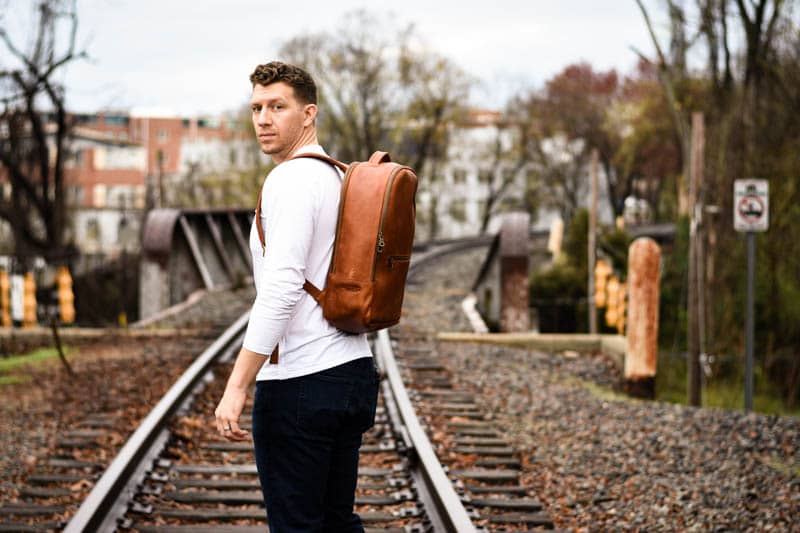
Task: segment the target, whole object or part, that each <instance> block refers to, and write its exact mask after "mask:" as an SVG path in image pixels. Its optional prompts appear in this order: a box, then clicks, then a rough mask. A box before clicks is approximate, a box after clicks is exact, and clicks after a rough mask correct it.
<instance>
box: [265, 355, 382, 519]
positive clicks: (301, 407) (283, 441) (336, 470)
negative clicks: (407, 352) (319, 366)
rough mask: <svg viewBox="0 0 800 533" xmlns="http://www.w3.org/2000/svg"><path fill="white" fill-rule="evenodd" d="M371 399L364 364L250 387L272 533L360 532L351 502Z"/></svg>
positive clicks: (373, 381) (372, 373) (369, 373)
mask: <svg viewBox="0 0 800 533" xmlns="http://www.w3.org/2000/svg"><path fill="white" fill-rule="evenodd" d="M377 398H378V375H377V372H376V370H375V364H374V362H373V360H372V358H371V357H365V358H361V359H356V360H354V361H351V362H349V363H345V364H343V365H340V366H337V367H334V368H331V369H328V370H323V371H322V372H317V373H316V374H310V375H308V376H301V377H298V378H292V379H287V380H270V381H259V382H258V383H257V385H256V394H255V400H254V403H253V440H254V444H255V456H256V466H257V467H258V476H259V479H260V481H261V490H262V491H263V493H264V503H265V504H266V508H267V521H268V523H269V529H270V531H271V532H272V533H288V532H300V531H325V532H326V533H327V532H334V531H341V532H351V531H353V532H355V531H358V532H363V531H364V528H363V526H362V525H361V519H360V518H359V516H358V515H357V514H355V513H353V500H354V499H355V491H356V483H357V481H358V449H359V447H360V446H361V435H362V433H364V432H365V431H366V430H367V429H369V428H370V427H372V425H373V423H374V422H375V406H376V403H377Z"/></svg>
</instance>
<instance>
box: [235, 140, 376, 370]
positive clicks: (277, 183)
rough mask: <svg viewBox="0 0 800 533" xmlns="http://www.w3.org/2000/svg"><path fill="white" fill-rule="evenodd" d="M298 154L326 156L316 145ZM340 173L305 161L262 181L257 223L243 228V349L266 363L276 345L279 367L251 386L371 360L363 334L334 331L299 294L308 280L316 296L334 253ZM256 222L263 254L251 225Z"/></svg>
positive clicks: (303, 293) (278, 169)
mask: <svg viewBox="0 0 800 533" xmlns="http://www.w3.org/2000/svg"><path fill="white" fill-rule="evenodd" d="M301 152H316V153H319V154H325V152H324V150H323V149H322V147H321V146H319V145H309V146H304V147H302V148H300V150H298V152H297V153H301ZM340 191H341V174H340V173H339V171H338V170H337V169H334V168H333V167H332V166H331V165H329V164H327V163H324V162H322V161H319V160H315V159H310V158H305V159H296V160H289V161H285V162H283V163H281V164H280V165H278V166H276V167H275V168H274V169H273V170H272V172H270V173H269V175H268V176H267V179H266V180H265V182H264V185H263V188H262V194H261V220H260V221H259V220H255V219H254V220H253V226H252V227H251V228H250V250H251V252H252V255H253V279H254V280H255V285H256V299H255V302H254V303H253V309H252V311H251V312H250V320H249V323H248V325H247V333H246V334H245V337H244V347H245V348H247V349H248V350H252V351H253V352H256V353H260V354H263V355H265V356H267V357H268V356H269V354H271V353H272V350H273V349H274V348H275V345H276V343H277V344H278V345H279V353H280V357H279V361H278V364H276V365H273V364H270V363H269V360H267V361H266V362H265V363H264V365H263V366H262V367H261V370H260V371H259V373H258V376H257V377H256V379H257V380H259V381H261V380H269V379H289V378H293V377H298V376H304V375H307V374H313V373H315V372H319V371H321V370H326V369H328V368H332V367H334V366H338V365H341V364H344V363H347V362H349V361H352V360H354V359H359V358H361V357H371V356H372V352H371V351H370V348H369V344H368V342H367V338H366V335H354V334H351V333H346V332H343V331H341V330H338V329H336V328H335V327H334V326H332V325H331V324H330V323H329V322H328V321H327V320H325V318H324V317H323V316H322V308H321V307H320V306H319V304H317V302H316V301H315V300H314V299H313V298H312V297H311V296H310V295H309V294H308V293H307V292H306V291H305V290H304V289H303V283H304V281H305V280H306V279H308V280H309V281H310V282H311V283H313V284H314V286H316V287H317V288H319V289H323V288H324V286H325V277H326V275H327V273H328V267H329V265H330V262H331V255H332V253H333V241H334V237H335V233H336V221H337V218H338V214H339V194H340ZM257 223H261V224H262V228H263V230H264V240H265V241H266V251H265V250H264V249H262V247H261V242H260V240H259V238H258V231H257V229H256V226H255V224H257Z"/></svg>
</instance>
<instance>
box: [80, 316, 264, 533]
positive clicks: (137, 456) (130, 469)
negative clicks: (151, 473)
mask: <svg viewBox="0 0 800 533" xmlns="http://www.w3.org/2000/svg"><path fill="white" fill-rule="evenodd" d="M249 315H250V312H249V311H248V312H246V313H244V314H243V315H242V316H241V317H239V318H238V319H237V320H236V322H234V323H233V325H231V326H230V327H229V328H228V329H227V330H225V332H224V333H223V334H222V335H220V336H219V337H217V340H216V341H214V342H213V343H212V344H211V346H209V347H208V348H206V349H205V351H203V353H202V354H200V355H199V356H198V357H197V358H196V359H195V360H194V362H193V363H192V365H191V366H190V367H189V368H188V369H187V370H186V371H185V372H184V373H183V374H182V375H181V377H180V378H179V379H178V380H177V381H176V382H175V384H174V385H173V386H172V387H171V388H170V389H169V390H168V391H167V393H166V394H165V395H164V396H163V397H162V398H161V401H159V402H158V404H156V406H155V407H154V408H153V409H152V410H151V411H150V413H149V414H148V415H147V417H145V419H144V420H143V421H142V423H141V424H140V425H139V427H138V428H137V429H136V431H135V432H134V433H133V435H131V437H130V438H129V439H128V441H127V442H126V443H125V445H124V446H123V448H122V449H121V450H120V451H119V453H118V454H117V456H116V457H115V458H114V460H113V461H112V463H111V464H110V465H109V467H108V468H107V469H106V471H105V473H104V474H103V476H102V477H101V478H100V479H99V480H98V481H97V483H96V484H95V486H94V488H93V489H92V491H91V492H90V493H89V496H87V498H86V499H85V500H84V502H83V504H81V506H80V507H79V508H78V512H77V513H75V515H74V516H73V517H72V519H71V520H70V521H69V523H68V524H67V526H66V528H65V529H64V531H65V533H78V532H92V533H94V532H107V531H109V532H111V531H114V530H115V529H116V528H117V522H118V520H119V519H120V518H121V517H122V516H123V515H124V514H125V512H126V511H127V508H128V504H129V499H130V497H132V496H133V495H134V494H135V493H136V485H137V484H139V483H140V482H141V480H142V478H143V476H144V475H145V473H146V471H147V470H148V469H149V467H150V465H151V463H152V460H153V459H155V457H156V456H157V454H158V453H159V452H160V450H161V448H163V446H164V443H165V442H166V439H167V436H168V434H167V429H166V428H167V424H168V423H169V421H170V419H171V417H172V416H173V415H174V414H175V412H176V411H177V410H178V409H179V408H180V406H181V405H182V404H183V402H184V401H185V400H186V399H187V397H188V396H189V394H190V393H191V391H192V389H193V388H194V387H195V385H197V383H198V382H199V381H200V380H201V379H202V378H203V376H205V375H206V373H207V372H208V370H209V368H210V367H211V365H212V364H213V363H214V362H215V361H216V360H217V359H218V358H219V357H220V356H222V355H224V354H226V353H227V352H230V351H231V350H234V349H236V348H237V342H236V341H238V340H239V338H240V337H241V335H242V334H243V331H244V328H245V327H246V326H247V320H248V317H249ZM126 495H127V496H128V497H125V496H126Z"/></svg>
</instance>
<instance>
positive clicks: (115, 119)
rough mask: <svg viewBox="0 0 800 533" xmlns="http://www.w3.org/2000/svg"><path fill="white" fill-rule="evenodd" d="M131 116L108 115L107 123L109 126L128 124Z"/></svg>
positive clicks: (106, 117)
mask: <svg viewBox="0 0 800 533" xmlns="http://www.w3.org/2000/svg"><path fill="white" fill-rule="evenodd" d="M130 121H131V119H130V117H126V116H125V115H106V116H105V123H106V125H107V126H127V125H128V124H129V123H130Z"/></svg>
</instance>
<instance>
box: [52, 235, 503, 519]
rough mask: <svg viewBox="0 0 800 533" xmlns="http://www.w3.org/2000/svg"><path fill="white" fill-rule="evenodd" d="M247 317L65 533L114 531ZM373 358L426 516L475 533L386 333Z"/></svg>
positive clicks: (150, 420)
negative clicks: (185, 407) (176, 422)
mask: <svg viewBox="0 0 800 533" xmlns="http://www.w3.org/2000/svg"><path fill="white" fill-rule="evenodd" d="M490 240H491V239H489V240H487V237H478V238H473V239H465V240H461V241H457V242H453V243H447V244H442V245H437V246H436V247H435V248H434V249H432V250H428V251H427V252H425V253H422V254H419V255H418V258H417V260H416V261H413V262H412V265H411V267H410V269H409V274H408V276H409V278H411V277H412V276H414V275H416V273H417V272H418V270H419V269H420V267H422V266H423V265H425V264H427V263H429V262H430V261H433V260H435V259H438V258H440V257H442V256H444V255H447V254H450V253H455V252H459V251H462V250H465V249H469V248H472V247H480V246H485V245H487V243H488V242H489V241H490ZM249 314H250V313H249V311H248V312H246V313H244V314H243V315H242V316H241V317H239V318H238V319H237V320H236V322H234V323H233V325H231V326H230V327H229V328H228V329H227V330H225V332H224V333H223V334H222V335H220V336H219V337H218V338H217V340H216V341H214V342H213V343H212V344H211V346H209V347H208V348H206V350H205V351H203V353H202V354H200V355H199V356H198V357H197V358H196V359H195V361H194V362H193V363H192V365H191V366H190V367H189V368H188V369H187V370H186V371H185V372H184V373H183V374H182V375H181V377H180V378H179V379H178V380H177V381H176V382H175V384H174V385H173V386H172V387H171V388H170V389H169V390H168V391H167V393H166V394H165V395H164V396H163V397H162V399H161V400H160V401H159V402H158V404H156V406H155V407H154V408H153V409H152V410H151V411H150V413H149V414H148V415H147V417H145V419H144V420H143V421H142V423H141V424H140V425H139V427H138V428H137V429H136V431H135V432H134V433H133V435H131V437H130V438H129V439H128V440H127V442H126V443H125V445H124V446H123V448H122V449H121V450H120V451H119V453H117V455H116V457H115V458H114V460H113V461H112V463H111V464H110V465H109V467H108V468H107V469H106V470H105V472H104V473H103V476H102V477H101V478H100V479H99V480H98V481H97V483H96V484H95V486H94V487H93V489H92V491H91V492H90V493H89V495H88V496H87V498H86V499H85V500H84V502H83V503H82V504H81V506H80V507H79V508H78V511H77V512H76V513H75V515H74V516H73V517H72V519H71V520H70V521H69V523H68V524H67V525H66V527H65V529H64V531H65V533H79V532H92V533H94V532H101V533H104V532H113V531H115V530H116V529H117V525H118V522H119V520H120V519H121V518H122V517H123V516H124V514H125V513H126V511H127V510H128V506H129V504H130V500H131V499H132V498H133V496H134V495H135V494H136V490H137V485H138V484H140V483H141V481H142V479H143V478H144V476H145V474H146V472H147V470H149V468H150V467H151V464H152V461H153V460H154V459H155V458H156V457H157V456H158V454H159V453H160V451H161V450H162V449H163V447H164V445H165V443H166V441H167V438H168V430H167V425H168V424H169V421H170V419H171V418H172V416H173V415H174V414H175V412H176V411H178V409H179V408H180V407H181V405H182V404H183V403H184V402H185V401H186V400H187V398H188V397H189V396H190V394H191V392H192V389H193V388H194V387H195V386H196V385H197V383H198V382H199V381H200V380H201V379H202V378H203V377H204V376H205V375H206V373H207V372H208V371H209V369H210V367H211V365H212V364H214V362H215V361H217V360H218V359H219V358H220V356H221V355H223V354H225V353H229V352H231V350H234V349H235V348H236V347H237V344H236V341H237V340H239V339H240V337H241V335H242V334H243V332H244V329H245V327H246V325H247V321H248V317H249ZM376 356H377V357H378V358H379V364H380V365H381V368H382V369H383V370H384V371H385V372H386V375H387V378H388V380H389V383H390V386H391V394H392V396H393V398H394V401H395V403H396V405H397V411H398V413H399V416H400V418H401V419H402V424H403V427H402V428H400V429H399V431H400V432H401V433H402V434H403V438H404V441H406V446H408V447H410V449H411V451H412V458H413V459H414V462H415V463H417V464H418V465H419V474H420V475H421V477H422V479H423V480H424V486H423V487H421V489H422V491H423V492H424V493H425V494H424V495H423V496H424V497H427V498H428V499H429V500H430V501H433V502H434V507H435V508H434V509H433V510H431V509H429V510H428V511H429V513H432V514H433V516H431V519H432V522H433V523H434V524H437V525H441V526H442V528H443V529H444V530H445V531H448V532H451V531H452V532H459V533H461V532H465V533H469V532H474V531H476V529H475V526H474V525H473V524H472V521H471V520H470V518H469V516H468V514H467V511H466V509H464V506H463V504H462V503H461V499H460V498H459V496H458V494H457V493H456V492H455V490H454V489H453V486H452V483H451V482H450V480H449V479H448V478H447V475H446V474H445V472H444V470H443V468H442V465H441V463H439V460H438V458H437V457H436V454H435V452H434V451H433V447H432V445H431V443H430V440H429V439H428V437H427V435H425V432H424V430H423V429H422V426H421V425H420V424H419V421H418V420H417V418H416V414H415V412H414V408H413V405H412V404H411V401H410V399H409V397H408V393H407V392H406V390H405V387H404V385H403V382H402V378H401V376H400V372H399V369H398V367H397V363H396V361H395V359H394V354H393V353H392V348H391V342H390V340H389V335H388V333H387V331H386V330H381V331H380V332H378V336H377V340H376ZM417 477H418V478H419V476H417ZM437 529H438V527H437Z"/></svg>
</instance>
